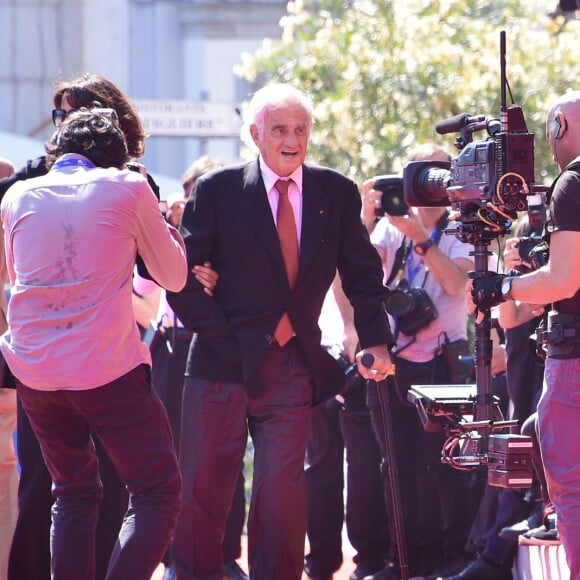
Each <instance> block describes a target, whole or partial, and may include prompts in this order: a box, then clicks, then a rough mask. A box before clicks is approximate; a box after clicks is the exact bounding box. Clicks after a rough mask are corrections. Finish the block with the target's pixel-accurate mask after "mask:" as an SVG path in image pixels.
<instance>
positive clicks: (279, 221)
mask: <svg viewBox="0 0 580 580" xmlns="http://www.w3.org/2000/svg"><path fill="white" fill-rule="evenodd" d="M290 182H291V180H288V181H282V180H281V179H279V180H278V181H277V182H276V185H275V187H276V190H277V191H278V194H279V196H278V211H277V213H276V227H277V228H278V239H279V240H280V248H281V250H282V257H283V258H284V266H285V268H286V276H287V277H288V284H289V285H290V290H292V289H293V288H294V286H296V282H298V263H299V257H298V234H297V232H296V221H295V219H294V212H293V211H292V205H291V204H290V200H289V199H288V188H289V187H290ZM294 334H295V332H294V328H293V327H292V323H291V322H290V318H289V317H288V314H287V313H284V314H283V315H282V318H281V319H280V321H279V322H278V326H277V327H276V330H275V331H274V338H275V339H276V341H277V342H278V344H279V345H280V346H284V345H285V344H286V343H287V342H288V341H289V340H290V339H291V338H292V337H293V336H294Z"/></svg>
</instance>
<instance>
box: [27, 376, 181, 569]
mask: <svg viewBox="0 0 580 580" xmlns="http://www.w3.org/2000/svg"><path fill="white" fill-rule="evenodd" d="M18 395H19V397H20V399H21V401H22V406H23V408H24V410H25V411H26V413H27V414H28V417H29V419H30V423H31V425H32V428H33V429H34V432H35V434H36V436H37V437H38V441H39V443H40V447H41V449H42V453H43V456H44V459H45V462H46V465H47V467H48V470H49V472H50V474H51V477H52V481H53V496H54V498H55V503H54V505H53V507H52V528H51V552H52V574H53V576H54V577H55V578H59V580H60V579H62V580H66V579H69V578H70V579H75V580H76V579H78V578H83V579H87V580H90V579H92V578H94V576H95V530H96V525H97V517H98V506H99V503H100V501H101V498H102V483H101V480H100V477H99V470H98V468H99V465H98V459H97V455H96V452H95V447H94V443H93V439H92V436H91V432H94V433H95V434H96V435H97V436H98V438H99V439H100V441H101V443H102V444H103V447H104V448H105V450H106V452H107V454H108V455H109V457H110V458H111V460H112V462H113V464H114V465H115V467H116V469H117V471H118V473H119V474H120V476H121V479H122V480H123V482H124V483H125V485H126V486H127V489H128V491H129V508H128V510H127V513H126V515H125V518H124V521H123V525H122V527H121V531H120V532H119V538H118V542H117V544H116V546H115V548H114V550H113V553H112V555H111V559H110V562H109V568H108V573H107V576H106V577H107V579H108V580H113V579H115V580H117V579H118V580H126V579H127V578H131V579H135V580H141V579H142V580H149V579H150V577H151V575H152V573H153V571H154V570H155V568H156V566H157V565H158V563H159V562H160V561H161V558H162V557H163V553H164V552H165V550H166V548H167V546H168V544H169V540H170V538H171V533H172V531H173V527H174V525H175V519H176V517H177V513H178V511H179V506H180V492H181V478H180V475H179V469H178V465H177V458H176V456H175V451H174V450H173V444H172V440H171V432H170V428H169V422H168V420H167V414H166V413H165V410H164V409H163V406H162V404H161V402H160V401H159V398H158V396H157V395H156V393H155V392H154V391H153V390H152V388H151V382H150V376H149V371H148V368H147V367H146V366H145V365H140V366H139V367H137V368H135V369H133V370H132V371H130V372H129V373H127V374H126V375H124V376H122V377H120V378H119V379H117V380H115V381H112V382H110V383H108V384H106V385H104V386H103V387H99V388H96V389H90V390H84V391H65V390H60V391H37V390H34V389H30V388H28V387H26V386H24V385H18Z"/></svg>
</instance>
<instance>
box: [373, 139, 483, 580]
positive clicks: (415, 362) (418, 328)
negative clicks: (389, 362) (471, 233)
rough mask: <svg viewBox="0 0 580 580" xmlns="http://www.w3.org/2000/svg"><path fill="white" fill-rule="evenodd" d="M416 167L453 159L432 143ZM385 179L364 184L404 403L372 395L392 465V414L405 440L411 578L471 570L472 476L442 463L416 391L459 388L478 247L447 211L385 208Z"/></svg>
mask: <svg viewBox="0 0 580 580" xmlns="http://www.w3.org/2000/svg"><path fill="white" fill-rule="evenodd" d="M415 160H433V161H449V160H450V156H449V154H448V153H447V152H446V151H445V150H444V149H442V148H440V147H439V146H436V145H424V146H422V147H419V148H417V149H415V150H413V151H411V152H410V153H409V156H408V161H415ZM377 181H378V180H377V179H371V180H368V181H366V182H365V184H364V187H363V215H362V218H363V221H364V223H365V225H366V226H367V229H369V230H372V232H371V241H372V242H373V244H374V246H375V247H376V248H377V250H378V252H379V255H380V256H381V260H382V263H383V269H384V272H385V280H386V281H387V285H388V286H389V288H390V289H391V294H390V296H389V299H388V300H387V303H386V306H387V310H388V311H389V313H390V314H391V315H392V317H393V318H394V321H395V325H394V326H395V328H396V329H398V336H397V344H396V346H395V348H394V350H393V355H394V362H395V364H396V375H395V377H394V378H393V377H389V378H388V379H387V382H382V383H379V390H381V389H387V388H389V389H393V392H396V396H392V397H391V409H390V410H389V409H383V408H382V405H381V404H380V403H381V401H379V400H378V397H377V392H376V390H374V389H371V390H369V408H370V411H371V415H372V416H373V423H374V424H375V430H376V433H377V438H378V439H379V443H380V445H381V453H382V455H383V457H385V452H386V450H385V444H384V441H382V439H383V437H382V435H381V434H380V429H379V428H378V426H379V425H381V424H382V415H381V414H382V413H383V412H385V413H388V414H389V415H390V419H389V417H387V418H386V420H391V421H392V425H393V432H394V435H395V446H396V455H397V457H396V461H397V467H398V472H399V487H400V491H401V500H402V511H403V520H404V528H405V534H406V544H407V546H406V547H407V553H408V557H409V573H410V575H411V576H413V575H416V574H417V573H422V574H424V575H428V574H431V573H434V572H436V571H437V569H438V568H439V567H440V566H443V565H445V569H446V570H447V569H448V568H449V566H451V565H453V566H454V569H458V568H459V569H460V568H461V567H462V566H463V565H464V564H465V558H464V554H463V546H464V544H465V540H466V538H467V533H468V530H469V526H470V524H471V519H472V510H471V501H470V489H469V478H468V476H467V474H466V473H463V472H459V471H455V470H453V469H451V468H450V467H448V466H444V465H442V464H441V460H440V457H441V449H442V447H443V442H444V435H443V433H442V432H437V433H427V432H426V431H425V430H424V428H423V425H422V423H421V421H420V419H419V417H418V415H417V411H416V409H415V407H414V406H413V405H411V404H410V403H408V402H407V392H408V391H409V388H410V387H411V385H414V384H448V383H451V382H453V381H452V376H453V371H454V369H452V368H451V367H450V366H449V364H448V362H447V360H446V356H445V350H446V349H447V348H448V345H449V344H452V345H453V346H456V345H462V346H465V347H467V340H466V339H467V304H466V301H465V297H464V288H465V284H466V282H467V273H468V271H469V270H470V269H472V268H473V261H472V258H471V257H470V251H471V249H472V248H471V246H470V245H466V244H462V243H461V242H460V241H459V240H457V239H456V238H455V237H454V236H449V235H445V234H444V230H445V228H446V227H447V209H446V208H445V207H435V208H429V207H421V208H409V209H407V210H406V211H405V209H406V208H404V207H403V208H402V210H403V211H405V214H404V215H400V214H401V213H403V211H400V210H401V204H400V203H396V201H397V200H396V198H395V202H394V203H392V204H390V205H389V204H387V203H385V202H387V201H389V200H385V197H384V196H383V194H382V192H381V191H379V190H378V186H379V185H380V184H378V183H377V188H374V186H375V182H377ZM393 193H394V196H396V195H397V192H393ZM399 193H400V192H399ZM385 205H387V207H386V208H385ZM379 206H381V207H382V208H383V210H384V209H387V210H389V208H390V207H396V208H397V211H396V212H395V213H397V214H399V215H388V217H387V216H385V217H382V218H380V219H379V220H378V221H377V222H376V224H375V225H374V226H373V223H374V222H375V221H376V214H377V213H381V211H380V209H379V211H378V212H377V209H378V208H379ZM382 213H384V211H383V212H382ZM452 348H453V347H452ZM466 350H467V349H466ZM450 358H454V357H450ZM455 358H456V357H455ZM392 381H394V382H392Z"/></svg>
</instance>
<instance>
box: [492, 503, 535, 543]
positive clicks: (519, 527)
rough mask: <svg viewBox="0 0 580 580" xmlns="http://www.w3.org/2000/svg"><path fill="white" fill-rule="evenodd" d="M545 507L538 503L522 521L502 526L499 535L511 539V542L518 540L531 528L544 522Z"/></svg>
mask: <svg viewBox="0 0 580 580" xmlns="http://www.w3.org/2000/svg"><path fill="white" fill-rule="evenodd" d="M542 518H543V509H542V504H541V503H539V504H537V505H536V506H535V507H534V509H533V510H532V512H531V513H530V515H529V516H528V517H527V518H526V519H525V520H522V521H521V522H518V523H517V524H514V525H513V526H507V527H505V528H502V529H501V531H500V532H499V534H498V535H499V537H500V538H501V539H502V540H509V541H510V542H517V541H518V539H519V537H520V536H521V535H522V534H525V533H526V532H529V531H530V530H532V529H534V528H537V527H538V526H539V525H541V523H542Z"/></svg>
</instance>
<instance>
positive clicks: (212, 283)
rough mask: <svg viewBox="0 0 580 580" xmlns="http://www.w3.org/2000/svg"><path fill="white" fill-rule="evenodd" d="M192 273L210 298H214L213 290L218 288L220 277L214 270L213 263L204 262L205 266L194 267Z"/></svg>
mask: <svg viewBox="0 0 580 580" xmlns="http://www.w3.org/2000/svg"><path fill="white" fill-rule="evenodd" d="M191 272H192V274H193V275H194V276H195V278H196V280H197V281H198V282H199V283H200V284H201V285H202V286H203V291H204V292H205V293H206V294H207V295H208V296H213V290H214V288H215V287H216V284H217V281H218V279H219V275H218V273H217V272H216V271H215V270H213V269H212V267H211V262H204V264H203V266H194V267H193V268H192V269H191Z"/></svg>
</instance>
